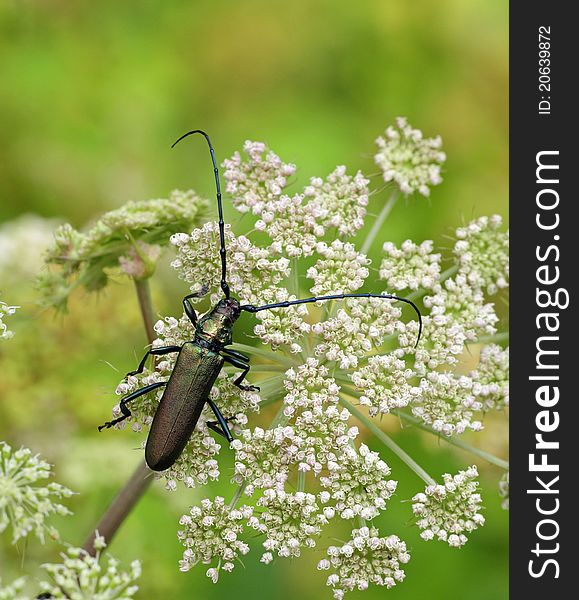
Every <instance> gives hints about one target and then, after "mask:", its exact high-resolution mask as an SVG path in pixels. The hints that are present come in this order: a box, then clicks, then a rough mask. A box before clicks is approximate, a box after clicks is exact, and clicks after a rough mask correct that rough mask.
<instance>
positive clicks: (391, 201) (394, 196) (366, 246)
mask: <svg viewBox="0 0 579 600" xmlns="http://www.w3.org/2000/svg"><path fill="white" fill-rule="evenodd" d="M399 195H400V192H399V191H398V189H395V190H394V191H393V192H392V193H391V194H390V197H389V198H388V200H387V201H386V203H385V204H384V206H383V207H382V210H381V211H380V214H379V215H378V216H377V217H376V220H375V221H374V225H372V229H370V233H369V234H368V235H367V237H366V240H365V241H364V243H363V244H362V249H361V250H360V252H361V253H362V254H368V250H370V248H371V247H372V244H373V243H374V240H375V239H376V236H377V235H378V233H379V232H380V229H382V225H384V221H385V220H386V219H387V218H388V215H389V214H390V212H391V211H392V209H393V208H394V205H395V204H396V200H398V196H399Z"/></svg>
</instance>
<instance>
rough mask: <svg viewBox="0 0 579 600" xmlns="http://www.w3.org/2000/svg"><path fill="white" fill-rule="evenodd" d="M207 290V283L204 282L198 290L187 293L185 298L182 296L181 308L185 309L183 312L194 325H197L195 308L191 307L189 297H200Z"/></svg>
mask: <svg viewBox="0 0 579 600" xmlns="http://www.w3.org/2000/svg"><path fill="white" fill-rule="evenodd" d="M208 291H209V284H208V283H204V284H203V287H202V288H201V289H200V290H199V291H198V292H193V293H192V294H188V295H187V296H185V298H183V308H184V309H185V314H186V315H187V316H188V317H189V320H190V321H191V323H193V325H194V326H196V325H197V313H196V312H195V309H194V308H193V305H192V304H191V302H190V300H191V298H201V297H203V296H205V294H206V293H207V292H208Z"/></svg>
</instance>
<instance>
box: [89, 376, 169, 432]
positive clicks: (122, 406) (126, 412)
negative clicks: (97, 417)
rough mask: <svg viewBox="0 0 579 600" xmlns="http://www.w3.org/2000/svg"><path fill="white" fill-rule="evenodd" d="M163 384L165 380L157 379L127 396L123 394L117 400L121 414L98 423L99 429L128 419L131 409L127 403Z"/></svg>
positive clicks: (107, 427) (165, 383)
mask: <svg viewBox="0 0 579 600" xmlns="http://www.w3.org/2000/svg"><path fill="white" fill-rule="evenodd" d="M164 385H167V382H166V381H158V382H157V383H151V385H146V386H145V387H144V388H141V389H140V390H137V391H136V392H133V393H132V394H129V395H128V396H125V397H124V398H123V399H122V400H121V401H120V402H119V407H120V409H121V412H122V413H123V416H122V417H118V418H117V419H113V420H112V421H107V422H106V423H105V424H104V425H100V426H99V431H102V430H103V429H109V428H110V427H112V426H113V425H116V424H117V423H120V422H121V421H124V420H125V419H128V418H129V417H130V416H131V411H130V410H129V409H128V408H127V404H128V403H129V402H130V401H131V400H134V399H135V398H138V397H139V396H144V395H145V394H148V393H149V392H152V391H153V390H156V389H157V388H160V387H162V386H164Z"/></svg>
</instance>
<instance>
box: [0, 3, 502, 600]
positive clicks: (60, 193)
mask: <svg viewBox="0 0 579 600" xmlns="http://www.w3.org/2000/svg"><path fill="white" fill-rule="evenodd" d="M507 31H508V4H507V2H505V1H503V0H492V1H491V0H470V1H468V2H467V1H464V0H437V1H426V0H415V1H414V2H407V1H403V0H396V1H389V0H368V1H365V2H349V1H345V0H332V1H330V0H313V1H312V0H293V2H291V3H290V2H284V3H282V2H275V1H272V0H269V1H268V0H245V1H244V2H232V1H224V0H213V1H212V2H203V3H202V2H194V1H185V0H164V1H160V0H154V1H153V0H138V1H137V0H125V1H124V2H118V1H109V0H106V1H105V0H101V1H100V2H89V1H74V0H42V1H40V0H38V1H33V0H13V1H10V0H0V77H1V79H0V128H1V130H2V133H3V140H2V145H1V146H0V240H1V239H2V233H3V232H4V233H6V232H8V231H14V230H15V229H16V228H17V227H22V228H23V229H26V227H28V228H29V229H30V231H31V232H32V233H29V234H27V235H28V237H27V236H26V235H23V236H21V237H22V238H23V239H25V240H26V241H25V243H24V246H23V247H22V248H17V249H16V251H14V248H12V254H11V253H10V252H8V251H7V250H6V248H2V247H0V294H1V296H0V298H1V299H2V300H4V301H6V302H8V303H9V304H19V305H21V306H22V307H23V308H22V310H21V311H20V313H19V315H18V318H14V319H13V320H12V321H11V323H12V324H13V326H12V329H14V330H15V331H16V336H15V338H14V339H13V340H12V341H10V342H7V343H2V344H1V346H0V371H1V373H2V375H1V377H0V439H5V440H7V441H8V442H10V443H12V444H13V445H16V446H17V445H20V444H24V445H28V446H30V447H31V448H33V450H35V451H39V452H41V453H42V454H43V455H44V456H46V457H47V458H48V459H49V460H50V461H51V462H54V463H55V464H56V465H57V468H56V470H57V475H58V478H59V480H60V481H62V482H63V483H66V484H68V485H69V486H70V487H72V488H74V489H75V490H76V491H78V492H80V494H79V496H77V497H76V498H75V499H74V500H73V502H72V503H71V504H72V507H73V510H74V511H75V513H76V516H75V517H73V518H69V519H66V520H62V524H61V525H60V529H61V532H62V534H63V538H64V539H65V540H67V541H69V542H71V543H74V544H81V543H82V541H83V539H84V537H85V535H86V533H87V532H88V530H89V529H90V527H91V526H93V525H94V523H95V521H96V519H97V518H98V517H99V516H100V513H101V512H102V510H103V508H104V506H105V505H106V504H107V502H108V500H109V499H110V497H111V496H112V495H113V494H114V493H115V490H117V489H118V487H119V486H120V485H122V482H123V481H124V480H125V479H126V478H127V477H128V475H129V474H130V473H131V472H132V469H133V467H134V465H136V464H137V461H138V460H139V456H140V455H139V452H138V450H136V448H137V446H138V442H137V441H136V437H135V436H131V435H130V434H128V433H127V434H125V435H123V434H120V433H118V432H116V433H117V435H115V433H112V434H110V435H107V436H104V435H102V436H99V435H98V434H97V433H96V430H95V426H96V425H97V424H100V423H101V422H102V421H103V419H106V418H107V417H108V415H109V411H110V406H111V405H112V404H113V403H114V401H115V400H114V398H115V397H114V394H113V390H114V387H115V385H116V383H117V382H118V380H119V373H124V372H126V371H127V370H128V369H129V368H131V367H132V365H133V363H134V360H135V357H136V356H140V355H141V353H142V349H143V346H144V345H145V343H146V341H145V339H144V335H143V332H142V326H141V324H140V320H139V313H138V310H137V307H136V304H135V301H134V298H133V295H132V294H133V292H132V289H131V288H130V286H129V285H128V284H123V283H122V282H119V283H118V284H115V285H113V286H110V287H109V288H108V289H107V291H106V292H105V293H103V294H101V295H100V296H99V298H94V297H88V296H86V295H83V294H82V293H80V294H78V297H77V298H76V299H75V300H74V301H73V302H72V305H71V309H70V312H69V314H68V315H67V316H65V317H62V316H55V315H54V314H53V313H52V312H50V311H40V310H39V309H38V308H37V307H35V305H34V293H33V291H32V287H31V283H30V282H31V278H32V276H33V272H34V270H35V269H37V268H38V264H39V262H38V261H39V257H38V253H37V252H36V253H35V250H34V249H35V248H36V247H38V248H40V247H42V245H43V244H45V243H46V240H47V239H49V238H50V230H51V229H52V224H49V225H47V224H46V223H44V222H34V223H35V224H34V226H28V225H26V224H24V225H23V224H22V223H23V222H22V221H19V223H20V225H16V224H15V223H14V222H11V220H13V219H16V218H18V217H21V216H22V215H23V214H25V213H35V214H37V215H41V216H42V217H45V218H55V219H61V220H66V221H69V222H71V223H72V224H73V225H75V226H77V227H80V226H82V225H84V224H85V223H86V222H87V221H89V220H90V219H91V218H94V217H96V216H98V215H99V214H100V213H102V212H103V211H105V210H108V209H111V208H115V207H117V206H120V205H121V204H122V203H124V202H125V201H127V200H129V199H144V198H154V197H166V195H167V193H168V192H169V191H170V190H171V189H173V188H182V189H186V188H188V187H194V188H195V189H196V190H197V191H198V192H200V193H203V194H205V195H207V196H209V197H213V191H212V190H213V188H212V173H211V169H210V166H209V162H208V157H207V154H206V148H205V147H204V146H203V144H201V143H197V144H195V143H190V144H189V145H188V146H187V147H186V148H179V150H178V151H177V150H175V151H170V150H169V146H170V144H171V142H172V141H173V140H174V139H176V137H178V136H179V135H180V134H181V133H182V132H183V131H185V130H188V129H190V128H194V127H202V128H204V129H206V130H207V131H208V132H209V133H210V134H211V136H212V138H213V141H214V144H215V146H216V150H217V154H218V156H219V157H220V158H221V159H223V158H225V157H227V156H229V155H231V154H232V153H233V151H234V150H236V149H239V148H241V146H242V144H243V141H244V140H245V139H255V140H262V141H265V142H266V143H267V144H268V145H269V146H270V147H271V148H272V149H274V150H275V151H276V152H277V153H278V154H280V155H281V157H282V158H283V159H284V160H286V161H289V162H295V163H296V164H297V165H298V167H299V169H300V170H299V172H298V185H299V184H302V183H304V182H306V181H307V180H308V178H309V177H311V176H313V175H320V176H324V175H326V174H327V173H329V172H330V171H331V170H332V169H333V168H334V167H335V166H336V165H337V164H346V165H348V167H349V169H351V170H354V169H358V168H360V169H362V170H363V171H364V172H365V173H368V174H372V173H376V171H377V169H376V167H375V166H374V165H373V163H372V154H373V152H374V143H373V140H374V139H375V138H376V137H377V136H378V135H379V134H381V133H382V131H383V129H384V128H385V127H386V126H387V125H388V124H390V123H392V121H393V119H394V118H395V117H396V116H398V115H406V116H407V117H408V118H409V121H410V123H412V124H413V125H414V126H416V127H419V128H420V129H422V130H423V131H424V132H425V134H426V135H428V136H430V135H435V134H441V135H442V137H443V140H444V149H445V151H446V152H447V155H448V160H447V163H446V165H445V173H444V179H445V181H444V184H443V185H442V186H439V187H438V188H435V189H434V190H433V191H432V195H431V198H430V199H429V200H425V199H423V198H422V197H413V198H410V199H409V200H408V201H406V202H399V203H398V205H397V206H396V208H395V210H394V211H393V213H392V215H391V216H390V218H389V219H388V221H387V223H386V224H385V227H384V232H383V236H382V239H383V240H386V239H390V240H392V241H394V242H397V243H399V242H401V241H403V240H404V239H407V238H411V239H414V240H415V241H421V240H422V239H434V240H435V241H436V242H437V243H438V244H439V246H443V247H447V248H448V247H451V246H452V241H451V240H449V239H448V238H449V236H452V232H453V230H454V228H455V227H456V226H458V225H461V224H463V223H465V222H466V221H468V220H470V219H471V218H472V217H475V216H479V215H482V214H490V213H493V212H498V213H500V214H503V216H504V217H505V218H506V217H507V215H506V211H507V175H508V171H507V150H508V145H507V144H508V138H507V131H508V121H507V118H508V114H507V93H508V89H507V81H508V77H507V75H508V71H507V68H508V64H507V58H508V57H507V50H508V40H507ZM373 184H374V186H375V187H380V180H379V178H377V177H376V178H374V179H373ZM383 199H384V195H383V194H382V195H378V196H376V197H373V198H372V200H371V204H370V207H369V211H370V212H371V213H375V212H377V211H378V210H379V208H380V204H379V203H380V202H383ZM234 218H235V215H234V212H233V211H232V210H230V209H229V208H227V209H226V219H228V220H232V219H234ZM30 222H31V221H30V220H29V221H26V223H30ZM2 223H5V224H4V226H3V225H2ZM362 236H363V233H362V234H361V237H362ZM378 255H379V245H377V246H376V248H374V249H373V251H372V252H371V256H372V257H373V258H374V259H375V262H376V259H377V257H378ZM153 292H154V298H155V303H156V306H157V308H158V310H159V312H160V313H161V314H175V313H176V312H178V311H179V310H180V308H179V298H180V296H181V295H182V293H183V287H182V285H180V284H179V282H178V281H175V278H174V277H173V276H171V275H170V274H167V273H166V272H165V271H163V270H161V272H160V273H159V276H158V277H157V279H156V281H155V282H154V289H153ZM500 309H501V310H502V311H503V312H504V307H500ZM248 323H249V322H247V323H246V325H245V329H246V330H248V328H249V324H248ZM111 367H112V368H111ZM390 426H392V427H394V428H397V427H398V424H397V422H393V423H391V424H390ZM109 433H110V432H109ZM397 439H398V440H399V443H400V444H401V445H402V446H403V447H404V448H405V449H407V450H408V451H409V452H410V453H411V454H412V455H413V456H415V457H416V458H419V459H420V460H419V462H421V463H422V464H423V466H425V467H426V469H427V470H428V471H429V472H430V473H431V474H432V475H434V476H435V477H437V476H439V475H440V474H441V473H442V472H445V471H450V472H454V471H456V470H458V469H459V468H461V467H464V465H466V464H470V461H471V460H472V459H471V458H470V457H468V456H466V455H463V454H459V453H457V452H456V451H454V450H452V449H451V448H450V447H448V446H447V445H446V444H439V443H438V442H436V441H435V440H432V439H425V438H424V436H421V435H418V434H416V433H415V432H412V431H405V432H404V433H402V434H401V435H399V436H398V438H397ZM484 439H485V442H484V443H485V444H486V447H487V448H490V449H491V450H495V451H496V452H497V454H500V455H505V453H506V447H505V442H504V439H505V423H504V421H499V422H497V423H493V424H490V426H489V428H488V430H487V432H486V433H485V438H484ZM369 443H370V444H371V445H372V441H371V439H370V438H369ZM475 443H479V442H478V441H475ZM374 449H376V450H380V452H381V453H382V455H383V456H384V458H385V459H386V460H387V462H388V463H389V464H390V465H391V466H392V468H393V470H394V474H395V476H396V478H397V479H399V481H400V483H399V490H398V498H400V499H405V498H410V497H411V496H412V495H413V494H414V493H415V492H416V491H417V490H418V489H419V488H421V487H422V483H421V482H420V480H419V479H418V478H417V477H416V476H414V475H413V474H412V473H409V472H408V471H407V469H405V468H403V467H402V465H401V464H400V462H399V461H398V460H397V459H396V458H395V457H393V456H390V455H386V452H385V450H384V449H383V448H379V447H377V446H374ZM223 454H224V456H223V457H222V461H223V465H222V473H224V475H223V476H222V481H221V483H220V484H219V485H218V486H214V487H213V488H212V490H211V493H215V492H217V493H221V494H222V495H224V496H226V497H229V496H230V495H231V486H230V485H229V484H228V477H227V476H226V474H227V473H228V472H229V468H230V464H228V463H227V461H228V460H229V459H230V457H229V458H228V457H227V453H226V452H224V453H223ZM481 469H482V484H483V493H484V497H485V505H486V513H485V514H486V518H487V524H486V526H485V527H484V528H483V529H482V530H480V531H478V532H476V534H475V535H473V536H472V538H471V540H470V541H469V543H468V545H467V546H466V547H465V548H463V549H462V550H458V551H457V550H453V549H449V548H448V547H445V546H444V545H443V544H439V543H434V542H431V543H428V544H426V543H423V542H421V541H420V539H419V536H418V532H417V530H416V529H415V528H413V527H411V526H410V512H411V511H410V507H409V505H408V504H407V503H398V502H391V503H390V508H389V509H388V510H387V511H386V512H385V513H384V514H383V515H382V516H381V517H380V518H379V519H378V520H377V521H378V525H379V526H380V529H381V530H382V532H383V533H384V534H389V533H396V534H398V535H400V536H401V537H402V538H403V539H405V540H406V541H407V543H408V545H409V547H410V550H411V553H412V560H411V562H410V564H409V565H408V568H407V569H406V572H407V580H406V581H405V582H404V583H403V584H402V585H400V586H398V587H397V588H396V589H393V590H390V591H388V592H386V591H385V590H384V589H380V588H378V589H373V588H371V589H370V590H368V591H367V592H364V593H363V595H362V594H361V593H358V592H355V593H352V594H351V595H350V596H349V597H351V598H352V599H353V600H355V599H356V598H366V599H367V600H371V599H373V598H378V597H382V595H388V596H389V597H390V596H391V597H393V598H398V599H399V600H403V599H422V598H429V599H438V598H440V599H445V600H446V599H448V598H452V599H453V600H454V599H468V600H471V599H472V600H478V599H481V600H482V599H485V600H488V599H489V598H493V599H501V598H506V597H507V560H508V550H507V546H508V540H507V521H508V515H507V513H506V512H504V511H502V510H501V509H500V501H499V498H498V496H497V493H496V491H497V490H496V487H497V480H498V477H499V476H500V473H498V471H497V470H496V469H493V468H488V467H487V466H485V465H481ZM157 488H158V489H155V490H152V491H151V492H149V493H148V494H147V496H146V497H145V498H144V499H143V500H142V501H141V503H140V504H139V506H138V508H137V510H136V511H135V512H134V513H133V514H132V515H131V517H130V519H129V520H128V522H127V523H126V524H125V526H124V527H123V528H122V530H121V531H120V532H119V534H118V537H117V538H116V540H115V541H114V543H113V546H112V552H113V554H115V555H117V556H118V557H119V558H121V559H122V560H123V561H126V562H128V561H129V560H130V559H132V558H134V557H138V558H141V559H142V560H143V562H144V576H143V580H142V590H143V591H142V594H141V595H140V597H142V598H161V597H170V598H175V599H181V598H196V599H205V598H207V599H209V598H218V597H219V598H226V597H229V598H271V597H273V598H280V599H286V598H287V599H289V598H294V597H296V596H299V597H300V598H303V599H304V600H310V599H314V598H318V597H331V592H330V590H329V589H326V588H325V585H324V584H325V577H326V574H324V573H320V572H317V571H316V570H315V566H314V564H315V562H317V560H318V559H319V558H320V557H321V550H316V551H312V552H309V553H306V554H305V555H304V556H303V557H302V558H301V559H300V560H296V561H291V562H290V561H286V562H283V561H279V560H278V561H276V563H274V565H270V566H263V565H260V564H259V563H258V558H259V553H258V552H253V553H251V554H250V555H249V556H248V557H246V559H245V560H244V563H245V569H244V568H242V567H237V568H236V569H235V571H234V572H233V573H232V574H231V575H223V576H222V578H221V581H220V582H219V584H218V585H216V586H214V585H213V584H211V582H210V581H209V580H208V579H207V578H206V577H205V575H204V571H205V569H204V568H203V567H199V568H198V569H196V570H194V571H193V572H190V573H188V574H182V573H180V572H179V571H178V569H177V561H178V558H179V556H180V546H179V544H178V543H177V540H176V536H175V531H176V529H177V523H176V516H178V515H180V514H181V511H182V510H184V509H185V508H186V507H187V506H188V505H189V504H191V503H193V502H196V501H197V500H198V499H199V498H200V497H202V494H203V492H202V491H200V490H193V491H187V492H180V493H177V494H173V495H169V494H167V493H165V492H164V491H163V489H162V486H161V485H160V484H159V485H158V486H157ZM332 535H334V536H335V537H336V538H338V539H345V538H346V536H347V535H348V533H347V531H345V530H344V531H342V530H336V531H335V532H332ZM4 541H7V540H4ZM258 543H259V542H257V541H256V542H255V544H254V545H258ZM55 552H56V551H55V549H54V546H53V545H49V546H47V547H45V548H39V547H38V545H37V544H36V543H34V542H33V543H29V544H28V545H27V546H20V547H18V548H11V547H9V546H7V544H0V574H1V575H2V576H3V578H4V579H5V580H9V579H11V578H12V577H14V576H16V575H19V574H22V573H24V572H27V571H30V568H31V565H33V564H35V563H38V562H42V561H46V560H47V559H50V560H52V559H54V558H55Z"/></svg>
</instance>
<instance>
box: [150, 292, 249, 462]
mask: <svg viewBox="0 0 579 600" xmlns="http://www.w3.org/2000/svg"><path fill="white" fill-rule="evenodd" d="M240 312H241V311H240V308H239V302H238V301H237V300H235V299H234V298H226V299H224V300H220V301H219V302H218V303H217V304H216V305H215V307H214V308H213V309H212V310H211V311H210V312H209V313H207V314H206V315H204V316H203V317H202V318H201V319H199V321H197V322H196V325H195V338H194V340H193V341H191V342H185V343H184V344H183V345H182V346H181V348H180V350H179V355H178V356H177V361H176V362H175V367H174V368H173V371H172V373H171V377H170V378H169V381H167V384H166V387H165V391H164V392H163V396H162V397H161V401H160V403H159V407H158V409H157V411H156V413H155V416H154V417H153V423H152V424H151V430H150V431H149V436H148V437H147V445H146V447H145V460H146V461H147V465H149V467H150V468H151V469H152V470H153V471H164V470H165V469H168V468H169V467H170V466H171V465H173V464H174V463H175V461H176V460H177V458H178V457H179V455H180V454H181V452H182V451H183V449H184V448H185V446H186V445H187V442H188V441H189V438H190V437H191V434H192V433H193V430H194V429H195V426H196V425H197V422H198V421H199V417H200V416H201V411H202V410H203V407H204V406H205V403H206V402H207V401H208V399H209V394H210V392H211V388H212V387H213V384H214V383H215V380H216V379H217V376H218V375H219V372H220V371H221V368H222V367H223V363H224V362H225V360H226V359H228V360H229V361H230V359H229V357H227V356H222V355H221V354H220V352H224V353H225V354H227V350H226V349H225V348H224V346H226V345H228V344H231V342H232V329H233V325H234V323H235V321H236V320H237V318H238V317H239V314H240Z"/></svg>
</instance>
